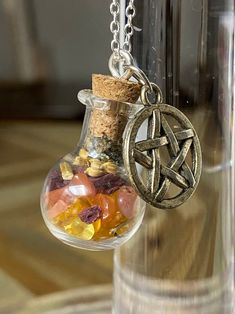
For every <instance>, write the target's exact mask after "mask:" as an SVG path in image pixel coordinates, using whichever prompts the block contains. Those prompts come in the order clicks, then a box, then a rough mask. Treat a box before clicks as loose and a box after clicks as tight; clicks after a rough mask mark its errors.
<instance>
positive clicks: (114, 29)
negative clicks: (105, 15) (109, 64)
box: [110, 0, 120, 54]
mask: <svg viewBox="0 0 235 314" xmlns="http://www.w3.org/2000/svg"><path fill="white" fill-rule="evenodd" d="M110 13H111V14H112V16H113V20H112V22H111V24H110V31H111V33H112V34H113V40H112V41H111V50H112V51H113V52H114V53H117V54H119V51H120V42H119V33H120V23H119V15H120V5H119V0H112V3H111V5H110Z"/></svg>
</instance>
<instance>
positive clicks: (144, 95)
mask: <svg viewBox="0 0 235 314" xmlns="http://www.w3.org/2000/svg"><path fill="white" fill-rule="evenodd" d="M150 85H151V89H149V88H148V86H147V85H144V86H143V87H142V89H141V96H140V97H141V101H142V103H143V105H148V106H152V105H157V104H162V103H163V94H162V91H161V89H160V87H159V86H158V85H157V84H155V83H150ZM153 93H154V94H153ZM151 95H153V96H154V101H153V102H151V100H150V98H149V97H150V96H151Z"/></svg>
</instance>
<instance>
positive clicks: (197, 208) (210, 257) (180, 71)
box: [114, 0, 234, 314]
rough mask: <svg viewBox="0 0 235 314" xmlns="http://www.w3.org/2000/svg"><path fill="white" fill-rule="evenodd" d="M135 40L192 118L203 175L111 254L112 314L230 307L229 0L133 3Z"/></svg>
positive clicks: (151, 72)
mask: <svg viewBox="0 0 235 314" xmlns="http://www.w3.org/2000/svg"><path fill="white" fill-rule="evenodd" d="M136 6H137V17H136V22H135V24H136V26H137V27H138V28H139V29H141V30H142V31H141V32H138V33H136V36H135V38H134V42H133V47H134V52H133V53H134V55H135V57H136V59H137V62H138V64H139V66H140V67H141V68H142V69H143V70H144V71H145V72H146V73H147V74H148V76H149V77H150V79H151V80H153V81H154V82H156V83H157V84H159V86H160V87H161V88H162V90H163V91H164V97H165V101H166V102H167V103H169V104H171V105H173V106H176V107H177V108H179V109H180V110H182V111H183V113H184V114H185V115H186V116H188V118H189V119H190V120H191V122H192V123H193V125H194V127H195V129H196V131H197V133H198V135H199V138H200V140H201V146H202V153H203V171H202V178H201V181H200V184H199V186H198V189H197V191H196V193H195V194H194V196H193V197H192V198H191V199H190V200H189V201H187V202H186V203H185V204H184V205H182V206H181V207H179V208H177V209H175V210H170V211H162V210H159V209H149V210H148V211H147V214H146V216H145V220H144V223H143V225H142V228H141V230H140V231H139V232H138V233H137V234H136V235H135V237H134V238H133V239H132V240H130V241H129V242H128V243H127V244H125V245H124V246H123V247H121V249H119V250H117V251H116V253H115V273H114V286H115V289H114V313H137V314H138V313H141V314H144V313H173V312H174V313H175V312H176V311H177V310H178V311H179V312H177V313H218V314H219V313H230V311H231V313H232V305H231V300H230V296H231V292H232V290H233V274H234V271H233V257H234V252H233V245H234V243H233V223H234V218H233V217H234V216H233V211H234V185H233V180H234V177H233V173H234V169H233V165H234V125H233V123H234V117H233V116H234V108H233V105H234V104H233V101H234V100H233V97H234V56H233V54H234V52H233V51H234V2H233V1H230V0H224V1H217V0H198V1H196V0H190V1H189V0H187V1H186V0H181V1H180V0H149V1H146V2H145V1H144V2H143V1H141V0H136Z"/></svg>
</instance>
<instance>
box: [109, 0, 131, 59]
mask: <svg viewBox="0 0 235 314" xmlns="http://www.w3.org/2000/svg"><path fill="white" fill-rule="evenodd" d="M110 13H111V14H112V16H113V20H112V22H111V24H110V31H111V33H112V34H113V40H112V41H111V50H112V51H113V52H114V53H116V54H119V52H120V23H119V16H120V4H119V0H112V3H111V5H110ZM135 15H136V9H135V5H134V0H129V4H128V6H127V8H126V17H127V23H126V25H125V27H124V35H125V39H124V44H123V50H125V51H127V52H129V53H130V52H131V49H132V46H131V37H132V36H133V34H134V27H133V18H134V17H135Z"/></svg>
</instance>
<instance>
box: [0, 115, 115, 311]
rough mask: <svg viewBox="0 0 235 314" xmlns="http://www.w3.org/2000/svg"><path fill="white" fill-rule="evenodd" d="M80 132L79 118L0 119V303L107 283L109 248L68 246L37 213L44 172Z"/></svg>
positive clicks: (109, 279) (72, 143)
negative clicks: (56, 236)
mask: <svg viewBox="0 0 235 314" xmlns="http://www.w3.org/2000/svg"><path fill="white" fill-rule="evenodd" d="M80 130H81V124H80V123H79V122H51V123H49V122H10V121H9V122H1V123H0V145H1V153H0V185H1V189H0V199H1V205H0V221H1V224H0V271H1V272H2V276H1V273H0V284H1V287H0V304H1V302H2V301H4V302H2V304H5V305H6V304H8V305H10V304H11V303H12V304H16V303H17V302H20V300H21V299H25V298H30V296H39V295H46V294H50V293H54V292H58V291H65V290H68V289H74V288H79V287H85V286H90V285H99V284H110V283H111V281H112V255H113V253H112V251H108V252H88V251H83V250H77V249H73V248H70V247H68V246H66V245H64V244H62V243H60V242H59V241H58V240H56V239H55V238H54V237H53V236H52V235H51V234H50V233H49V231H48V230H47V228H46V227H45V225H44V222H43V220H42V217H41V212H40V207H39V196H40V191H41V188H42V184H43V180H44V178H45V176H46V174H47V171H48V170H49V169H50V167H51V166H52V165H53V163H55V161H56V160H57V159H58V158H59V157H61V156H63V155H64V154H65V153H67V152H69V151H70V150H72V149H73V148H74V146H75V145H76V143H77V141H78V140H79V136H80ZM12 281H14V284H12ZM15 284H16V285H17V289H15V290H14V289H12V287H13V286H14V287H15ZM7 286H8V287H9V291H12V293H10V292H9V293H7V297H6V295H5V294H4V289H3V287H4V288H5V289H7V288H6V287H7ZM14 291H17V293H16V292H14ZM0 309H1V307H0Z"/></svg>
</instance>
